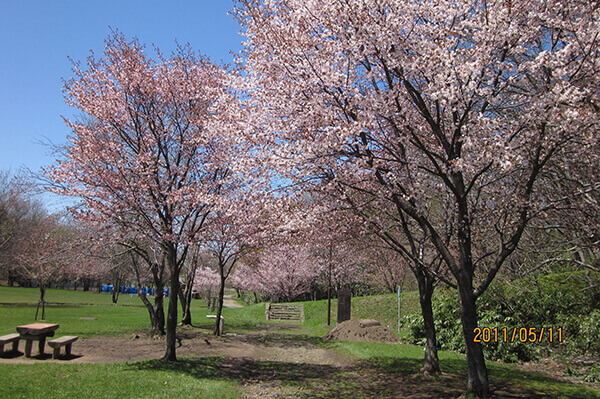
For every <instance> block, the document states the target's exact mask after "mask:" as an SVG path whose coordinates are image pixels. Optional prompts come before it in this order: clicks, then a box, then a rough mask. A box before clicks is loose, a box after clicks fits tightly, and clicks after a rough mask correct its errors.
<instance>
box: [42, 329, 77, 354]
mask: <svg viewBox="0 0 600 399" xmlns="http://www.w3.org/2000/svg"><path fill="white" fill-rule="evenodd" d="M78 339H79V337H75V336H70V335H65V336H64V337H60V338H56V339H53V340H50V341H48V345H49V346H50V347H52V348H54V354H53V355H52V358H53V359H56V357H57V356H58V355H60V348H61V347H62V346H64V347H65V356H69V355H70V354H71V344H72V343H73V342H75V341H77V340H78Z"/></svg>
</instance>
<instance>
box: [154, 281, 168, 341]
mask: <svg viewBox="0 0 600 399" xmlns="http://www.w3.org/2000/svg"><path fill="white" fill-rule="evenodd" d="M164 299H165V291H164V285H163V284H162V283H159V284H157V285H156V295H155V296H154V318H155V320H156V326H155V327H154V329H155V331H156V334H158V335H165V305H164Z"/></svg>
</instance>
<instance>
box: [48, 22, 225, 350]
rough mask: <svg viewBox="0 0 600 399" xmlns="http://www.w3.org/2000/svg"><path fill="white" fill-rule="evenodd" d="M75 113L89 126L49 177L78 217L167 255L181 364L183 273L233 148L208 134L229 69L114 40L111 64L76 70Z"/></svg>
mask: <svg viewBox="0 0 600 399" xmlns="http://www.w3.org/2000/svg"><path fill="white" fill-rule="evenodd" d="M73 72H74V75H75V77H74V78H72V79H70V80H68V81H67V82H66V84H65V98H66V102H67V104H69V105H70V106H72V107H74V108H76V109H78V110H79V111H80V112H81V113H82V114H83V115H84V117H83V118H81V119H80V120H77V119H65V121H66V123H67V125H68V126H69V127H70V128H71V129H72V132H73V133H72V135H71V136H70V137H69V144H68V145H67V147H66V149H65V151H64V157H63V158H62V159H60V160H59V161H58V165H57V166H55V167H51V168H49V169H47V170H46V172H47V173H48V175H49V176H50V178H51V179H52V180H53V181H54V182H55V184H56V187H54V191H55V192H58V193H60V194H63V195H69V196H75V197H80V198H82V199H83V205H84V207H83V208H82V209H81V210H79V211H77V215H78V216H79V217H80V218H82V219H83V220H86V221H88V222H91V223H97V224H110V225H113V226H115V227H117V228H118V229H119V231H121V232H122V234H123V235H124V236H127V235H138V236H139V237H142V238H143V239H144V242H145V243H150V244H148V245H151V246H152V247H153V248H154V250H156V251H157V252H160V253H161V255H159V257H160V256H164V261H165V264H166V268H167V270H168V273H169V278H170V290H171V291H170V294H171V295H170V296H169V310H168V316H167V324H166V333H167V339H166V351H165V355H164V359H165V360H176V354H175V344H176V337H175V330H176V326H177V301H178V299H177V298H178V292H179V274H180V270H181V268H182V266H183V264H184V262H185V259H186V257H187V254H188V249H189V246H190V245H191V244H193V243H194V242H196V241H197V240H198V239H199V236H200V235H201V233H202V229H203V227H204V222H205V221H206V218H207V216H208V215H209V213H210V212H211V209H212V207H213V206H214V204H215V201H216V200H215V198H216V197H217V196H218V191H219V188H220V186H221V184H222V180H223V178H224V175H225V171H226V170H227V166H226V164H227V154H228V151H227V150H228V149H229V148H231V147H232V146H230V145H229V143H228V142H229V140H230V139H232V135H233V134H234V133H235V132H230V134H229V135H223V134H222V131H219V133H218V134H215V133H214V131H213V130H211V129H208V125H209V120H210V119H211V118H212V117H213V115H218V114H219V113H221V112H223V110H222V109H220V108H219V107H222V106H224V104H227V101H220V102H219V101H216V100H217V99H220V98H221V97H224V96H227V95H228V93H229V92H228V91H227V90H226V88H225V86H224V85H223V79H224V71H223V69H221V68H219V67H217V66H214V65H212V64H211V63H210V62H209V61H208V60H206V59H205V58H203V57H200V56H198V55H196V54H195V53H193V52H192V51H191V50H190V49H189V47H185V46H180V47H178V49H177V50H176V51H175V52H174V53H173V54H172V55H171V56H170V57H165V56H164V55H162V54H161V53H160V52H159V51H158V50H157V51H156V54H155V56H154V58H151V57H150V56H149V55H148V54H147V53H146V51H145V49H144V47H143V46H142V45H140V44H139V42H138V41H137V40H132V41H127V40H126V39H125V37H124V36H123V35H121V34H120V33H118V32H116V33H113V34H112V35H111V36H110V37H109V38H108V39H107V40H106V46H105V50H104V53H103V58H101V59H96V57H95V56H94V55H93V54H92V55H91V56H90V57H89V58H88V59H87V63H86V65H85V67H82V66H81V65H80V63H75V65H74V68H73Z"/></svg>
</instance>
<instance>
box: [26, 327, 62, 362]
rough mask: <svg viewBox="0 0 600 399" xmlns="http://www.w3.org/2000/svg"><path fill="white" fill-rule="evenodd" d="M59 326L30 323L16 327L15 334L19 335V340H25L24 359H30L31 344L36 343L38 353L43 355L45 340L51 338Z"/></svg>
mask: <svg viewBox="0 0 600 399" xmlns="http://www.w3.org/2000/svg"><path fill="white" fill-rule="evenodd" d="M58 327H59V324H49V323H32V324H25V325H23V326H18V327H17V332H18V333H19V334H21V336H20V339H24V340H27V343H26V344H25V357H31V344H32V343H33V341H38V351H39V353H40V354H43V353H44V347H45V346H46V338H48V337H53V336H54V332H55V331H56V329H57V328H58Z"/></svg>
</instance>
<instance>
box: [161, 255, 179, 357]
mask: <svg viewBox="0 0 600 399" xmlns="http://www.w3.org/2000/svg"><path fill="white" fill-rule="evenodd" d="M176 257H177V252H176V251H175V250H173V251H172V252H171V253H169V260H168V264H169V269H170V272H171V279H170V280H171V287H170V291H169V310H168V312H167V328H166V330H167V348H166V351H165V355H164V356H163V360H166V361H172V362H174V361H177V355H176V353H175V348H176V347H175V344H176V342H177V337H176V333H177V305H178V297H179V267H178V266H177V258H176Z"/></svg>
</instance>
